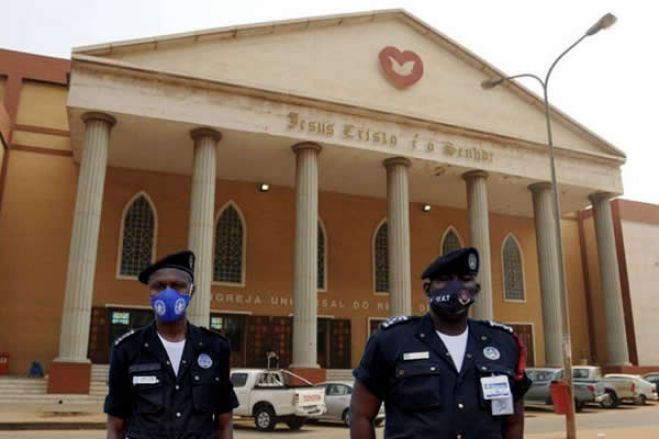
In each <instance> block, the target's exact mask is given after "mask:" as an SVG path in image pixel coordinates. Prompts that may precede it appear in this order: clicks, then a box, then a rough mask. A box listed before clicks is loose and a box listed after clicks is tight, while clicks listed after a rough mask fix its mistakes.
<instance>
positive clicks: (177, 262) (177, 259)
mask: <svg viewBox="0 0 659 439" xmlns="http://www.w3.org/2000/svg"><path fill="white" fill-rule="evenodd" d="M194 260H195V256H194V253H192V252H191V251H190V250H185V251H182V252H178V253H172V254H171V255H167V256H165V257H164V258H162V259H161V260H159V261H157V262H155V263H153V264H151V265H149V266H148V267H146V268H145V269H144V270H143V271H142V272H141V273H140V274H139V276H138V277H137V278H138V279H139V281H140V282H142V283H143V284H147V283H149V277H150V276H151V275H152V274H153V273H154V272H156V271H157V270H160V269H161V268H176V269H178V270H181V271H185V272H186V273H188V274H189V275H190V277H191V278H192V280H193V281H194Z"/></svg>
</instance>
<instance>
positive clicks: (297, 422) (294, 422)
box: [286, 416, 306, 430]
mask: <svg viewBox="0 0 659 439" xmlns="http://www.w3.org/2000/svg"><path fill="white" fill-rule="evenodd" d="M304 421H306V419H305V418H303V417H301V416H293V417H291V418H289V419H288V420H287V421H286V425H288V428H290V429H291V430H299V429H300V428H302V426H303V425H304Z"/></svg>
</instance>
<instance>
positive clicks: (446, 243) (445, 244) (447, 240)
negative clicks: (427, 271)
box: [442, 227, 462, 255]
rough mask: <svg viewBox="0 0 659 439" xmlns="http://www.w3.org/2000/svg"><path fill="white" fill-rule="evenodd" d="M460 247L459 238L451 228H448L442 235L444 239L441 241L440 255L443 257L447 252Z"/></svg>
mask: <svg viewBox="0 0 659 439" xmlns="http://www.w3.org/2000/svg"><path fill="white" fill-rule="evenodd" d="M461 247H462V242H461V241H460V237H459V236H458V234H457V233H456V232H455V229H454V228H453V227H449V228H448V229H447V230H446V233H444V239H442V255H445V254H446V253H448V252H452V251H453V250H457V249H459V248H461Z"/></svg>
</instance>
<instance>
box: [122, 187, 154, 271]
mask: <svg viewBox="0 0 659 439" xmlns="http://www.w3.org/2000/svg"><path fill="white" fill-rule="evenodd" d="M155 230H156V220H155V209H154V208H153V205H152V204H151V200H149V198H148V196H147V195H146V194H145V193H143V192H141V193H139V194H138V195H136V196H135V197H133V199H132V200H131V201H129V202H128V204H127V205H126V208H125V209H124V214H123V217H122V221H121V252H120V255H121V256H120V259H119V276H128V277H134V276H137V275H138V274H139V273H140V272H141V271H142V270H144V269H145V268H146V267H147V266H148V265H149V264H151V262H153V255H154V240H155Z"/></svg>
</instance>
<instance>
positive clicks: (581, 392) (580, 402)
mask: <svg viewBox="0 0 659 439" xmlns="http://www.w3.org/2000/svg"><path fill="white" fill-rule="evenodd" d="M526 373H527V374H528V376H529V378H530V379H531V380H532V381H533V383H532V384H531V387H530V388H529V390H528V392H526V395H525V396H524V402H525V403H535V404H552V399H551V391H550V386H551V384H552V382H554V381H560V380H562V379H563V369H559V368H551V367H539V368H536V367H530V368H527V369H526ZM573 375H574V374H573ZM572 383H573V386H574V407H575V409H576V411H581V410H582V409H583V408H584V407H585V405H586V404H589V403H600V404H601V403H602V401H604V400H605V399H608V396H607V394H606V393H605V392H604V385H603V384H602V383H601V382H597V381H593V382H590V381H577V380H573V382H572Z"/></svg>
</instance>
